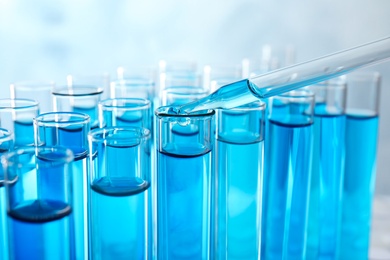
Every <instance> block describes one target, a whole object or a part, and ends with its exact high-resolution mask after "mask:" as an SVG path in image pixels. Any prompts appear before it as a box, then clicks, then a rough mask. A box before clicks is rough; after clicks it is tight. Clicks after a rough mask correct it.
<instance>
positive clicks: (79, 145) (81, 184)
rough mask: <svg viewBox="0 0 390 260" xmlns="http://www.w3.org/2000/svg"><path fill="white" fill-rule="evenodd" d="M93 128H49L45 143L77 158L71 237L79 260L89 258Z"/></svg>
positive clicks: (73, 252)
mask: <svg viewBox="0 0 390 260" xmlns="http://www.w3.org/2000/svg"><path fill="white" fill-rule="evenodd" d="M86 131H89V128H88V129H86V127H85V126H84V127H80V125H78V126H72V125H71V123H70V124H69V126H68V127H58V128H57V127H45V128H44V131H43V130H42V131H40V132H41V134H44V140H45V144H44V145H46V146H51V145H53V144H54V145H58V143H59V144H60V145H61V146H64V147H66V148H68V149H70V150H72V152H73V154H74V161H73V162H72V163H71V164H70V167H71V172H72V196H73V209H72V213H71V214H70V219H71V226H72V229H71V237H72V239H73V241H74V243H72V247H74V248H72V254H73V255H75V256H76V259H86V257H87V252H88V251H87V248H88V240H87V234H88V231H87V227H88V225H87V224H88V222H87V221H88V219H87V189H86V185H87V171H88V164H87V151H86V140H87V139H86V138H87V132H86Z"/></svg>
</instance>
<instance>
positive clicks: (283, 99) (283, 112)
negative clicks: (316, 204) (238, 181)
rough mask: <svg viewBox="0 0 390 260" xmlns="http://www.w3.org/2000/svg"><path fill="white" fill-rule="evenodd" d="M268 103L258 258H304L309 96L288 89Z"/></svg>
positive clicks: (311, 101)
mask: <svg viewBox="0 0 390 260" xmlns="http://www.w3.org/2000/svg"><path fill="white" fill-rule="evenodd" d="M268 104H269V110H268V112H269V116H268V117H269V118H268V122H267V124H268V126H267V131H266V139H265V147H266V149H265V155H264V157H265V163H264V197H263V221H262V238H261V241H262V252H261V254H262V259H263V258H264V259H305V252H306V227H307V212H308V202H309V187H310V174H311V167H310V166H311V158H312V144H313V109H314V95H313V93H312V92H309V91H307V90H298V91H291V92H288V93H286V94H283V95H280V96H275V97H273V98H272V99H271V100H270V101H269V103H268Z"/></svg>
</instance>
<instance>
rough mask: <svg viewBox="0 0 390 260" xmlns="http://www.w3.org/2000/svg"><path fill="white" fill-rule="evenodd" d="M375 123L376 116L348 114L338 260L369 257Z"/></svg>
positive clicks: (374, 165) (376, 122)
mask: <svg viewBox="0 0 390 260" xmlns="http://www.w3.org/2000/svg"><path fill="white" fill-rule="evenodd" d="M378 121H379V118H378V116H364V115H361V116H359V115H347V120H346V136H345V137H346V151H345V152H346V154H345V175H344V190H343V202H342V203H343V210H342V212H343V213H342V226H341V237H340V246H339V257H340V259H367V258H368V249H369V238H370V228H371V208H372V200H373V195H374V187H375V173H376V148H377V137H378V136H377V133H378Z"/></svg>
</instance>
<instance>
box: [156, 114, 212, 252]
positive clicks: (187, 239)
mask: <svg viewBox="0 0 390 260" xmlns="http://www.w3.org/2000/svg"><path fill="white" fill-rule="evenodd" d="M169 111H170V108H169V107H160V108H158V109H157V110H156V128H157V130H156V132H157V138H156V149H157V197H156V198H157V212H156V213H157V259H209V258H210V245H211V239H210V235H211V232H210V219H211V216H210V207H212V205H211V202H210V201H211V195H210V194H211V192H210V189H211V178H212V176H213V156H214V139H215V137H214V129H215V128H214V125H213V124H214V115H215V112H214V110H204V111H199V112H195V113H192V114H190V115H176V114H171V113H169Z"/></svg>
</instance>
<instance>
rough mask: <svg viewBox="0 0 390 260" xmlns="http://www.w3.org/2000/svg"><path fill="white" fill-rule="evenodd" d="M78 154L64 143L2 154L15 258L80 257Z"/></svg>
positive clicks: (10, 235)
mask: <svg viewBox="0 0 390 260" xmlns="http://www.w3.org/2000/svg"><path fill="white" fill-rule="evenodd" d="M72 160H73V155H72V152H71V151H70V150H68V149H65V148H61V147H27V148H26V147H25V148H19V149H16V150H14V151H11V152H10V153H8V154H7V155H5V157H3V158H2V164H3V167H4V170H5V186H6V192H7V213H8V228H9V236H8V242H9V259H42V260H45V259H47V260H49V259H74V256H73V255H72V253H71V251H72V250H71V249H72V247H73V243H74V240H73V239H72V235H71V234H72V223H71V218H70V214H71V212H72V210H73V207H72V206H73V205H72V203H73V197H72V195H73V194H72V189H71V182H72V180H71V178H72V176H71V169H70V167H69V163H71V162H72Z"/></svg>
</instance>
